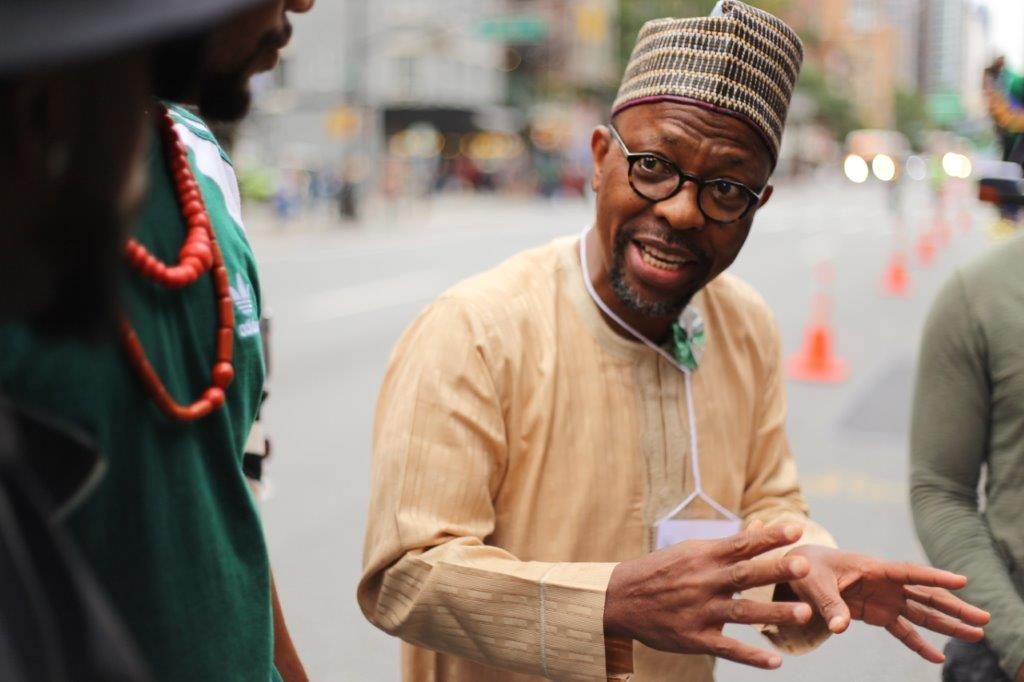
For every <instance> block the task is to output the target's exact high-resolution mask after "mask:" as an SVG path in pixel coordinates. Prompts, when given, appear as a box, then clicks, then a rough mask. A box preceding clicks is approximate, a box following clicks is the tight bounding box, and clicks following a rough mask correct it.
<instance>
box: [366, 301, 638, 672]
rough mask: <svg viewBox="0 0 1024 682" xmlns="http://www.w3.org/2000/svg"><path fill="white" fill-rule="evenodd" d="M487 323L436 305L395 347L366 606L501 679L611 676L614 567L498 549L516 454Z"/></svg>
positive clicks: (449, 304) (370, 529) (381, 419)
mask: <svg viewBox="0 0 1024 682" xmlns="http://www.w3.org/2000/svg"><path fill="white" fill-rule="evenodd" d="M484 327H485V325H482V324H481V321H480V319H479V316H475V315H472V314H470V311H469V310H468V309H467V304H466V303H465V302H461V301H458V300H453V299H451V298H442V299H439V300H438V301H437V302H435V303H434V304H433V305H432V306H431V307H430V308H429V309H428V310H427V311H426V312H425V313H424V314H423V315H422V316H421V317H420V318H419V320H417V321H416V322H415V323H414V324H413V325H412V327H411V328H410V329H409V330H408V331H407V332H406V333H405V335H404V336H403V338H402V340H401V341H400V342H399V344H398V346H397V348H396V349H395V351H394V353H393V355H392V358H391V363H390V366H389V369H388V372H387V374H386V376H385V378H384V383H383V387H382V389H381V392H380V397H379V400H378V404H377V415H376V422H375V425H374V446H373V481H372V491H371V500H370V511H369V520H368V526H367V531H366V541H365V546H364V567H363V577H362V580H361V581H360V585H359V591H358V598H359V604H360V607H361V608H362V610H363V613H364V614H365V615H366V617H367V618H368V619H369V620H370V621H371V622H372V623H373V624H374V625H376V626H377V627H379V628H381V629H382V630H384V631H385V632H388V633H390V634H393V635H397V636H398V637H401V638H402V639H403V640H405V641H407V642H410V643H412V644H416V645H419V646H423V647H426V648H430V649H434V650H437V651H441V652H445V653H449V654H453V655H456V656H460V657H463V658H467V659H471V660H474V661H477V662H480V663H484V664H487V665H490V666H493V667H497V668H501V669H504V670H509V671H515V672H521V673H527V674H533V675H543V676H545V677H550V678H553V679H573V680H605V679H607V677H608V675H609V674H611V673H613V672H618V671H614V670H608V669H606V661H605V639H604V601H605V591H606V589H607V586H608V581H609V578H610V577H611V573H612V570H613V569H614V568H615V566H616V564H614V563H546V562H536V561H520V560H519V559H517V558H516V557H515V556H513V555H512V554H510V553H509V552H507V551H505V550H503V549H501V548H498V547H493V546H489V545H487V543H486V539H487V538H488V536H489V535H491V533H492V532H493V531H494V526H495V510H494V507H493V503H492V500H493V499H494V496H495V494H496V492H497V489H498V486H499V485H500V482H501V479H502V475H503V472H504V469H505V463H506V457H507V450H506V433H505V427H504V419H503V413H502V408H501V400H500V397H499V393H498V391H497V390H496V388H495V385H494V382H493V381H492V379H491V372H490V370H489V367H488V364H487V362H486V360H485V350H486V349H485V344H484V342H483V339H484V338H485V336H486V334H485V332H484V331H483V329H484Z"/></svg>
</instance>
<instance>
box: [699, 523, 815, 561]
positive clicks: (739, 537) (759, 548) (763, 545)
mask: <svg viewBox="0 0 1024 682" xmlns="http://www.w3.org/2000/svg"><path fill="white" fill-rule="evenodd" d="M803 532H804V531H803V529H802V528H801V527H800V526H797V525H793V524H787V525H782V524H776V525H774V526H768V527H767V528H761V529H756V530H751V529H747V530H744V531H741V532H739V533H737V534H736V535H732V536H730V537H727V538H723V539H721V540H716V541H715V542H716V544H717V547H716V550H715V553H716V554H717V555H718V556H719V557H721V558H723V559H732V560H736V559H751V558H753V557H755V556H757V555H758V554H764V553H765V552H768V551H770V550H773V549H778V548H779V547H785V546H786V545H791V544H793V543H794V542H796V541H797V540H799V539H800V536H801V535H803Z"/></svg>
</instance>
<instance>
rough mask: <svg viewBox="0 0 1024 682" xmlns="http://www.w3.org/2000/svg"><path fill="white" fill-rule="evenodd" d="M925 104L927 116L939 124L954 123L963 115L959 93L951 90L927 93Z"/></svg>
mask: <svg viewBox="0 0 1024 682" xmlns="http://www.w3.org/2000/svg"><path fill="white" fill-rule="evenodd" d="M926 106H927V109H928V116H929V117H931V119H932V120H933V121H935V122H936V123H938V124H939V125H943V124H949V123H956V122H958V121H960V120H962V119H963V117H964V108H963V106H962V105H961V103H960V95H959V94H957V93H956V92H953V91H952V90H943V91H940V92H935V93H932V94H931V95H928V100H927V103H926Z"/></svg>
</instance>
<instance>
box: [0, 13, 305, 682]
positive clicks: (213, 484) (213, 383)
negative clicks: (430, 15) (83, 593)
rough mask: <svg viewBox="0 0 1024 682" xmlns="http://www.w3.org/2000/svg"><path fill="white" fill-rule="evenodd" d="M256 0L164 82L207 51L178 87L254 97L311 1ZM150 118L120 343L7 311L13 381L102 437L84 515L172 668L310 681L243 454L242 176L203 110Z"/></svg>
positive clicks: (252, 319)
mask: <svg viewBox="0 0 1024 682" xmlns="http://www.w3.org/2000/svg"><path fill="white" fill-rule="evenodd" d="M196 1H197V2H199V1H200V0H196ZM212 1H214V0H202V2H212ZM248 4H249V5H250V8H249V9H246V10H245V11H244V12H242V13H240V14H236V15H234V16H233V17H232V18H231V19H230V20H227V21H225V22H224V23H223V24H222V25H220V26H219V27H218V28H216V29H214V30H213V31H212V32H211V33H210V34H209V36H208V39H207V40H206V41H202V42H201V44H200V42H197V41H187V42H184V43H182V44H180V45H176V46H175V47H174V49H169V50H167V51H166V53H165V54H164V58H163V60H162V63H163V66H164V67H165V68H166V69H167V73H165V74H164V75H165V76H166V77H165V78H163V79H161V82H162V83H170V82H174V81H175V78H174V76H175V73H174V71H175V68H174V67H175V62H176V60H180V62H181V63H182V64H185V63H188V62H190V60H192V59H196V60H198V63H199V65H200V78H199V84H198V86H197V87H195V88H193V89H191V90H190V91H188V92H187V94H185V95H184V96H183V97H181V100H183V101H184V102H187V103H192V104H198V105H200V109H201V110H202V111H203V112H204V113H206V114H208V115H213V116H216V117H217V118H230V117H231V116H241V115H243V114H244V113H245V109H246V106H245V105H246V104H247V101H248V85H247V82H248V79H249V77H250V76H251V75H252V74H254V73H256V72H258V71H262V70H265V69H268V68H271V67H272V66H273V65H274V62H275V61H276V55H277V51H278V50H279V49H280V48H281V47H283V45H284V44H285V43H286V42H287V40H288V37H289V35H290V26H289V24H288V21H287V18H286V13H287V12H303V11H306V10H308V9H309V8H310V6H311V5H312V0H274V1H273V2H267V1H264V2H250V3H248ZM200 48H202V49H200ZM151 126H152V128H153V129H154V130H159V131H160V132H159V134H157V135H155V136H154V139H153V141H152V144H151V148H150V159H149V166H148V168H149V184H150V189H149V194H148V198H147V200H146V202H145V205H144V207H143V210H142V217H141V220H140V221H139V225H138V228H137V230H136V231H135V233H134V234H133V241H132V245H133V247H137V248H140V249H143V250H144V252H145V256H146V258H144V259H142V261H141V262H140V261H138V260H132V261H131V263H132V265H133V272H132V274H131V276H130V277H129V278H128V280H127V283H126V285H125V286H124V287H123V290H122V291H121V299H122V311H123V320H122V338H121V342H120V343H116V342H115V343H106V344H100V345H98V346H87V345H84V344H81V343H75V342H55V341H52V340H49V339H45V338H41V337H39V336H38V335H37V334H36V333H35V332H33V331H32V330H31V329H29V328H27V327H23V326H16V325H5V326H4V327H3V328H2V329H0V348H2V349H3V352H2V353H0V390H3V391H4V392H5V393H7V394H8V395H11V396H15V397H16V398H17V399H19V400H21V401H24V402H25V403H28V404H30V405H32V406H34V407H37V408H40V409H44V410H46V411H48V412H50V413H53V414H57V415H59V416H60V417H62V418H63V419H66V420H68V421H70V422H71V423H73V424H75V425H76V426H78V427H79V428H81V429H83V430H84V431H86V432H87V433H89V434H91V435H92V436H93V437H94V438H95V439H96V441H97V442H98V444H99V446H100V448H101V449H102V451H103V453H104V455H105V459H106V469H107V471H106V475H105V477H104V478H103V480H102V481H101V482H100V483H99V484H98V485H97V487H96V490H95V492H94V494H93V495H92V497H91V498H90V499H89V500H87V501H86V502H85V503H83V504H82V505H81V506H80V507H79V508H78V509H76V510H75V512H74V513H73V514H72V515H71V517H70V519H69V524H70V526H71V529H72V532H73V535H74V536H75V538H76V539H77V541H78V543H79V545H80V546H81V548H82V551H83V554H84V555H85V557H86V559H87V560H88V561H89V562H90V563H91V565H92V567H93V569H94V570H95V572H96V574H97V576H98V578H99V581H100V583H101V584H102V585H103V587H104V588H105V589H106V590H107V591H108V592H109V593H110V596H111V599H112V601H113V603H114V605H115V606H116V607H117V609H118V610H119V611H120V613H121V615H122V616H123V619H124V621H125V622H126V624H127V626H128V627H129V629H130V630H131V632H132V634H133V635H134V637H135V639H136V640H137V641H138V643H139V646H140V648H141V650H142V653H143V655H144V657H145V658H146V660H147V663H148V664H149V666H150V668H151V669H152V671H153V673H154V675H155V676H156V678H157V679H159V680H211V681H216V682H221V681H229V680H238V681H240V682H243V681H244V682H254V681H260V680H266V681H273V680H281V679H285V680H302V679H305V673H304V672H303V670H302V666H301V664H300V663H299V661H298V658H297V656H296V655H295V652H294V648H293V647H292V646H291V645H290V640H289V639H288V637H287V631H286V630H285V628H284V626H283V619H282V618H281V617H280V609H279V608H275V606H276V599H273V598H272V581H271V575H270V567H269V560H268V556H267V549H266V545H265V542H264V538H263V533H262V529H261V525H260V521H259V516H258V511H257V509H256V505H255V502H254V500H253V497H252V494H251V492H250V489H249V487H248V484H247V482H246V480H245V477H244V475H243V471H242V453H243V450H244V446H245V442H246V438H247V436H248V435H249V430H250V428H251V426H252V423H253V419H254V417H255V415H256V411H257V409H258V407H259V401H260V397H261V393H262V383H263V376H264V365H263V357H262V344H261V339H260V328H259V316H260V308H261V299H260V290H259V282H258V277H257V272H256V267H255V261H254V258H253V254H252V251H251V249H250V247H249V244H248V242H247V239H246V237H245V233H244V231H243V228H242V220H241V215H240V206H239V195H238V187H237V183H236V181H235V176H234V172H233V170H232V167H231V164H230V161H229V160H228V158H227V156H226V154H225V153H224V152H223V150H222V149H221V148H220V146H219V145H218V144H217V141H216V138H215V137H214V136H213V134H212V133H211V132H210V130H209V128H208V127H207V125H206V124H205V123H204V122H203V120H202V119H201V118H200V117H199V116H196V115H194V114H192V113H190V112H189V111H187V110H186V109H185V108H183V107H181V106H179V105H177V104H171V103H164V102H153V105H152V110H151ZM204 235H205V236H204ZM186 242H188V243H189V244H190V245H191V246H190V251H189V255H188V256H187V257H185V256H184V255H183V254H182V253H180V252H181V251H182V249H183V246H184V245H185V244H186ZM203 244H205V247H204V246H203ZM168 271H173V272H174V273H177V274H175V275H174V276H173V277H171V276H169V275H168ZM179 275H180V277H179ZM176 280H177V281H176ZM186 280H187V281H186ZM61 314H62V315H67V316H71V315H75V314H77V312H76V311H75V310H73V309H65V310H62V311H61ZM129 330H130V333H129ZM140 358H144V359H140ZM225 366H228V367H229V368H228V370H227V371H225ZM215 389H216V390H215ZM218 391H219V393H218ZM169 405H174V406H176V409H177V408H180V409H178V411H175V410H171V409H169V407H168V406H169ZM197 406H198V407H197Z"/></svg>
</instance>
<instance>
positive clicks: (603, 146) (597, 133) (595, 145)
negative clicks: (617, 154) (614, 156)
mask: <svg viewBox="0 0 1024 682" xmlns="http://www.w3.org/2000/svg"><path fill="white" fill-rule="evenodd" d="M611 141H612V140H611V133H610V132H609V131H608V128H607V127H606V126H597V127H596V128H594V132H593V133H591V134H590V153H591V154H592V155H593V157H594V172H593V175H592V176H591V178H590V189H592V190H594V193H595V194H596V193H597V192H598V190H600V189H601V169H602V168H603V167H604V161H605V158H606V157H607V156H608V150H609V149H611Z"/></svg>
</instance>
